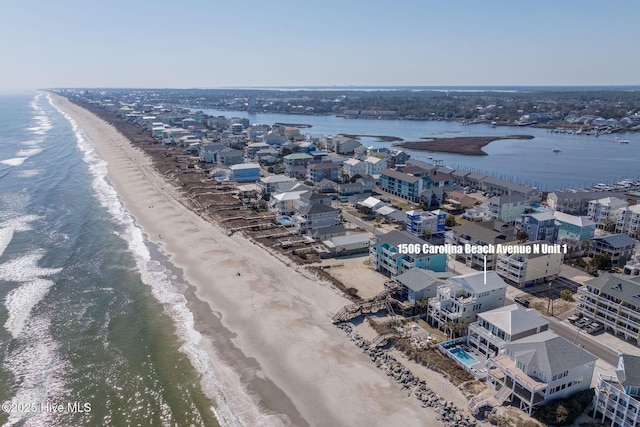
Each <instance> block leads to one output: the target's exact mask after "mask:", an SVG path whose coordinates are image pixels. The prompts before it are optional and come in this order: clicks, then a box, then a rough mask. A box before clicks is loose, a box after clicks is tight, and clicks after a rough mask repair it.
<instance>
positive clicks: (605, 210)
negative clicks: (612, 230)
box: [587, 196, 629, 228]
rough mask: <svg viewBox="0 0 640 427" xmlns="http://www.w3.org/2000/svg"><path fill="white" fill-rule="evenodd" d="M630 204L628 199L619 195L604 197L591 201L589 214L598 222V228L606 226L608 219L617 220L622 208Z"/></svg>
mask: <svg viewBox="0 0 640 427" xmlns="http://www.w3.org/2000/svg"><path fill="white" fill-rule="evenodd" d="M628 206H629V203H627V201H626V200H624V199H620V198H618V197H611V196H610V197H604V198H602V199H598V200H592V201H590V202H589V208H588V210H587V216H588V217H589V219H591V220H592V221H593V222H595V223H596V226H597V227H598V228H604V227H605V223H606V221H607V220H610V221H613V223H614V224H615V223H616V222H617V217H618V216H619V214H620V211H621V210H622V209H625V208H626V207H628Z"/></svg>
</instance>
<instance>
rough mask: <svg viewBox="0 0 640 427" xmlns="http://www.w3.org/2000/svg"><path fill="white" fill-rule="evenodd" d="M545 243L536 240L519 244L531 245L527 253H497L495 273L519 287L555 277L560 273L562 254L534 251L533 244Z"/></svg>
mask: <svg viewBox="0 0 640 427" xmlns="http://www.w3.org/2000/svg"><path fill="white" fill-rule="evenodd" d="M545 243H546V242H543V241H536V242H529V243H526V244H522V245H519V246H521V247H524V246H529V247H531V248H532V249H531V250H530V252H531V253H528V254H497V256H496V273H498V274H499V275H500V276H502V277H503V278H504V279H505V280H506V281H507V282H509V283H512V284H514V285H516V286H518V287H519V288H522V287H525V286H526V285H528V284H535V283H542V282H544V281H547V280H552V279H555V278H556V277H558V276H559V275H560V270H561V269H562V259H563V256H564V255H563V254H562V253H554V251H540V253H535V252H536V251H535V250H534V249H533V247H534V245H538V246H539V245H541V244H545Z"/></svg>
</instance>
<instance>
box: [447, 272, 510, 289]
mask: <svg viewBox="0 0 640 427" xmlns="http://www.w3.org/2000/svg"><path fill="white" fill-rule="evenodd" d="M484 275H485V273H484V271H478V272H473V273H468V274H463V275H461V276H455V277H452V278H451V280H452V281H454V282H457V283H459V284H461V285H462V286H464V287H465V288H466V289H469V290H471V291H472V292H473V293H474V294H478V293H481V292H488V291H494V290H496V289H506V288H507V284H506V283H505V282H504V280H502V277H500V276H499V275H498V273H496V272H495V271H487V282H486V283H485V280H484Z"/></svg>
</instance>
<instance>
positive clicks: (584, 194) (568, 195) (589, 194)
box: [550, 191, 624, 200]
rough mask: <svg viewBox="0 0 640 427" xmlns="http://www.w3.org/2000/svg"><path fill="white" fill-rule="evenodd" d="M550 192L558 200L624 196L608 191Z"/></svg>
mask: <svg viewBox="0 0 640 427" xmlns="http://www.w3.org/2000/svg"><path fill="white" fill-rule="evenodd" d="M551 194H554V195H555V196H556V198H557V199H558V200H598V199H601V198H603V197H609V196H612V197H618V198H624V194H622V193H612V192H610V191H576V192H573V191H554V192H553V193H551ZM551 194H550V195H551Z"/></svg>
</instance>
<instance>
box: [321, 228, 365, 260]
mask: <svg viewBox="0 0 640 427" xmlns="http://www.w3.org/2000/svg"><path fill="white" fill-rule="evenodd" d="M322 243H323V244H324V246H325V247H326V248H327V250H328V251H329V252H330V253H331V255H332V256H335V257H341V256H349V255H355V254H364V253H369V244H370V243H371V235H370V234H369V233H357V234H349V235H344V236H337V237H331V238H329V239H327V240H325V241H323V242H322Z"/></svg>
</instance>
